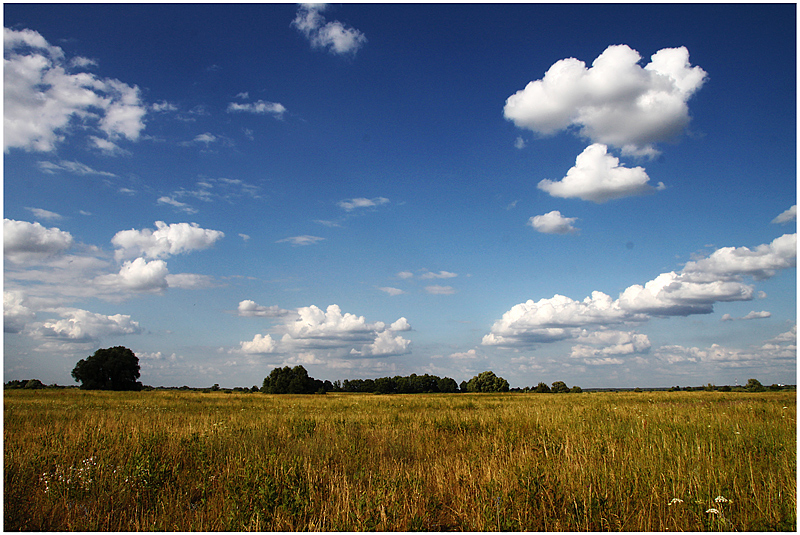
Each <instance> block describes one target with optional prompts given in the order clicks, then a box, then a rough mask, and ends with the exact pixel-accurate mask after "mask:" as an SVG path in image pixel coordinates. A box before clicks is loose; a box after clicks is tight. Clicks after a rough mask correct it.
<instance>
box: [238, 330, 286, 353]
mask: <svg viewBox="0 0 800 535" xmlns="http://www.w3.org/2000/svg"><path fill="white" fill-rule="evenodd" d="M277 347H278V346H277V344H276V343H275V340H273V339H272V337H271V336H270V335H266V336H263V335H261V334H256V335H255V336H254V337H253V339H252V340H250V341H242V342H239V351H240V352H241V353H246V354H262V355H263V354H268V353H274V352H275V351H276V350H277Z"/></svg>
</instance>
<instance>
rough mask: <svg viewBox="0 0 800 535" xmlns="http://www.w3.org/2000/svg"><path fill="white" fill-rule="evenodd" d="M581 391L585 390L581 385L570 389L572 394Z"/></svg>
mask: <svg viewBox="0 0 800 535" xmlns="http://www.w3.org/2000/svg"><path fill="white" fill-rule="evenodd" d="M581 392H583V389H582V388H581V387H579V386H578V385H575V386H573V387H572V388H570V390H569V393H570V394H580V393H581Z"/></svg>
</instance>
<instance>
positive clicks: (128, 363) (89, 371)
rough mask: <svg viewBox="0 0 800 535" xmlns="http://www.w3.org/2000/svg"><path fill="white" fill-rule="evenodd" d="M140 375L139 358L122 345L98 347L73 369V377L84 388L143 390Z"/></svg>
mask: <svg viewBox="0 0 800 535" xmlns="http://www.w3.org/2000/svg"><path fill="white" fill-rule="evenodd" d="M139 376H140V374H139V359H138V358H137V357H136V355H135V354H134V353H133V351H131V350H130V349H128V348H127V347H122V346H117V347H110V348H108V349H98V350H97V351H95V352H94V355H92V356H91V357H87V358H86V359H81V360H79V361H78V363H77V364H76V365H75V368H74V369H73V370H72V377H73V378H74V379H75V381H77V382H79V383H81V388H82V389H84V390H141V389H142V383H140V382H138V381H137V379H138V378H139Z"/></svg>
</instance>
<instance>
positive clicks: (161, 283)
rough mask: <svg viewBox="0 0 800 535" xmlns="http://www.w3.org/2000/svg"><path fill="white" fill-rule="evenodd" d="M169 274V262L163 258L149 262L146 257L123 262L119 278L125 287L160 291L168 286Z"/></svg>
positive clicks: (140, 290) (136, 289)
mask: <svg viewBox="0 0 800 535" xmlns="http://www.w3.org/2000/svg"><path fill="white" fill-rule="evenodd" d="M168 274H169V270H168V269H167V263H166V262H164V261H163V260H152V261H150V262H148V261H147V260H145V259H144V258H137V259H136V260H134V261H132V262H131V261H127V262H125V263H123V264H122V267H121V268H120V270H119V274H118V275H117V279H118V281H119V283H120V284H121V285H122V286H123V287H125V288H128V289H130V290H134V291H138V292H160V291H162V290H165V289H166V288H167V286H168V284H167V275H168Z"/></svg>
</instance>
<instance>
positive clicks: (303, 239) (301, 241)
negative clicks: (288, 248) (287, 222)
mask: <svg viewBox="0 0 800 535" xmlns="http://www.w3.org/2000/svg"><path fill="white" fill-rule="evenodd" d="M324 239H325V238H320V237H319V236H309V235H308V234H305V235H303V236H291V237H289V238H284V239H282V240H278V241H276V242H275V243H291V244H292V245H294V246H300V245H314V244H315V243H317V242H319V241H322V240H324Z"/></svg>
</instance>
